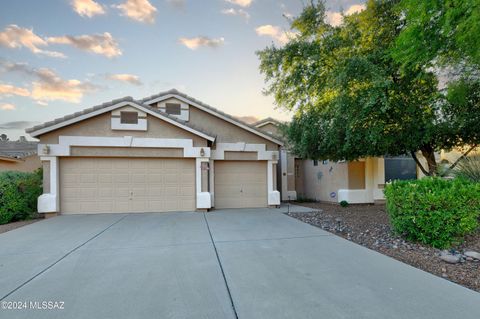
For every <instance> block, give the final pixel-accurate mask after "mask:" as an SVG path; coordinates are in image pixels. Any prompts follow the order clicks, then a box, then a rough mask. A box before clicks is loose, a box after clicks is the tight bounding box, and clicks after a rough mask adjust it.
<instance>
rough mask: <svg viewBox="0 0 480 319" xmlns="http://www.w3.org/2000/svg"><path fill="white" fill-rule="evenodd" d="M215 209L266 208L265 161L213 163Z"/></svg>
mask: <svg viewBox="0 0 480 319" xmlns="http://www.w3.org/2000/svg"><path fill="white" fill-rule="evenodd" d="M214 176H215V189H214V191H215V208H248V207H267V206H268V204H267V161H215V165H214Z"/></svg>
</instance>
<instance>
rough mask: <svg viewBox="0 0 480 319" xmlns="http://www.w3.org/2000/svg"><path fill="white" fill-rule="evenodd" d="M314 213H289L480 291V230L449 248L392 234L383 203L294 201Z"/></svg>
mask: <svg viewBox="0 0 480 319" xmlns="http://www.w3.org/2000/svg"><path fill="white" fill-rule="evenodd" d="M295 204H296V205H301V206H306V207H311V208H314V209H315V211H314V212H312V213H288V214H287V215H289V216H291V217H294V218H297V219H299V220H301V221H303V222H305V223H309V224H311V225H313V226H317V227H320V228H322V229H324V230H326V231H329V232H332V233H334V234H336V235H339V236H342V237H344V238H346V239H348V240H350V241H353V242H355V243H357V244H360V245H363V246H365V247H368V248H370V249H373V250H376V251H378V252H380V253H382V254H384V255H387V256H390V257H392V258H395V259H397V260H400V261H402V262H404V263H407V264H409V265H412V266H414V267H416V268H419V269H422V270H424V271H428V272H430V273H432V274H434V275H437V276H439V277H442V278H445V279H448V280H450V281H452V282H455V283H457V284H460V285H462V286H465V287H467V288H470V289H472V290H475V291H478V292H480V260H479V259H478V258H477V257H479V255H476V254H475V252H476V253H479V252H480V231H478V232H477V233H476V234H474V235H471V236H468V237H467V238H466V239H465V241H464V242H463V243H462V244H460V245H458V246H456V247H454V248H453V249H452V250H450V251H442V250H439V249H435V248H431V247H429V246H425V245H422V244H418V243H412V242H408V241H405V240H403V239H402V238H401V237H399V236H396V235H394V234H392V231H391V227H390V224H389V218H388V215H387V213H386V211H385V206H384V205H350V206H348V207H341V206H340V205H337V204H328V203H295Z"/></svg>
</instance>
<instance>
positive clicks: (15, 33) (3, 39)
mask: <svg viewBox="0 0 480 319" xmlns="http://www.w3.org/2000/svg"><path fill="white" fill-rule="evenodd" d="M0 45H2V46H4V47H7V48H10V49H16V48H21V47H26V48H27V49H29V50H30V51H31V52H33V53H35V54H43V55H46V56H49V57H54V58H65V55H64V54H63V53H61V52H56V51H46V50H42V49H40V47H45V46H47V45H48V43H47V42H46V41H45V40H44V39H42V38H41V37H39V36H38V35H36V34H35V33H34V32H33V29H26V28H21V27H19V26H17V25H15V24H10V25H9V26H7V27H6V28H5V29H4V30H3V31H2V32H0Z"/></svg>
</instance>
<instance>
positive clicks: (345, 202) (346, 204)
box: [340, 200, 348, 207]
mask: <svg viewBox="0 0 480 319" xmlns="http://www.w3.org/2000/svg"><path fill="white" fill-rule="evenodd" d="M340 206H342V207H348V202H347V201H346V200H342V201H341V202H340Z"/></svg>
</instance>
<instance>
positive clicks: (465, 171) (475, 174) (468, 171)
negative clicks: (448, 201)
mask: <svg viewBox="0 0 480 319" xmlns="http://www.w3.org/2000/svg"><path fill="white" fill-rule="evenodd" d="M454 172H455V175H456V176H457V177H461V178H464V179H468V180H471V181H473V182H477V183H480V155H473V156H468V157H465V158H462V159H461V160H460V161H459V162H458V165H457V167H456V169H455V171H454Z"/></svg>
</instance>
